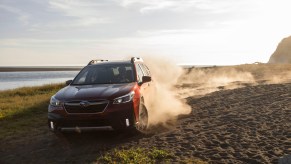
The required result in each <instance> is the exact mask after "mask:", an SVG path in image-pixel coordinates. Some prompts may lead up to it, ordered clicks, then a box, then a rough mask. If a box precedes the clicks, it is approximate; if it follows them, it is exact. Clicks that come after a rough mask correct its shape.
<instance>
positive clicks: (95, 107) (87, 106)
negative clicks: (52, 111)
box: [64, 100, 109, 113]
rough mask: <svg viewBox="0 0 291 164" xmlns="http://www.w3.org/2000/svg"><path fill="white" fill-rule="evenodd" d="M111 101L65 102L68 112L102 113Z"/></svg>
mask: <svg viewBox="0 0 291 164" xmlns="http://www.w3.org/2000/svg"><path fill="white" fill-rule="evenodd" d="M108 103H109V101H108V100H97V101H71V102H66V103H65V104H64V106H65V109H66V111H67V112H68V113H100V112H103V111H104V110H105V108H106V107H107V105H108Z"/></svg>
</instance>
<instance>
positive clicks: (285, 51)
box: [268, 36, 291, 63]
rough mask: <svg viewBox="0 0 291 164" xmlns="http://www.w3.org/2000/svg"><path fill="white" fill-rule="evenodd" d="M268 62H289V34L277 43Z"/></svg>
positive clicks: (290, 48) (290, 59)
mask: <svg viewBox="0 0 291 164" xmlns="http://www.w3.org/2000/svg"><path fill="white" fill-rule="evenodd" d="M268 63H291V36H289V37H287V38H284V39H283V40H282V41H281V42H280V43H279V45H278V47H277V49H276V51H275V52H274V53H273V54H272V56H271V57H270V59H269V62H268Z"/></svg>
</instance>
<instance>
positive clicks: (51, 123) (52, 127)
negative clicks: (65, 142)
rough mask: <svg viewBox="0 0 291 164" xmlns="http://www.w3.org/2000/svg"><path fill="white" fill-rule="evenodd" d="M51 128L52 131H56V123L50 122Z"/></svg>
mask: <svg viewBox="0 0 291 164" xmlns="http://www.w3.org/2000/svg"><path fill="white" fill-rule="evenodd" d="M50 126H51V129H52V130H55V126H54V122H52V121H51V122H50Z"/></svg>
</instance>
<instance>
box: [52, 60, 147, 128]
mask: <svg viewBox="0 0 291 164" xmlns="http://www.w3.org/2000/svg"><path fill="white" fill-rule="evenodd" d="M151 83H152V80H151V74H150V71H149V69H148V67H147V66H146V65H145V64H144V62H143V60H142V59H141V58H138V57H132V58H131V60H125V61H123V60H122V61H108V60H92V61H90V62H89V64H88V65H87V66H85V67H84V68H83V69H82V70H81V71H80V72H79V73H78V74H77V76H76V77H75V78H74V79H73V80H69V81H66V84H67V86H66V87H64V88H63V89H61V90H60V91H58V92H57V93H56V94H55V95H53V96H52V97H51V99H50V104H49V106H48V126H49V128H50V129H51V130H52V131H54V132H63V131H79V132H80V131H87V130H126V129H134V130H137V131H139V132H145V130H146V129H147V127H148V111H147V108H146V106H145V101H146V100H145V99H144V94H145V93H146V91H147V90H146V88H147V87H150V86H151Z"/></svg>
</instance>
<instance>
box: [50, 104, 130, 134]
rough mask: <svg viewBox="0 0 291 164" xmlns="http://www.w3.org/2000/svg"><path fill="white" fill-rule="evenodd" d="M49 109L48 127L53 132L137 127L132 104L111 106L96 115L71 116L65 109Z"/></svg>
mask: <svg viewBox="0 0 291 164" xmlns="http://www.w3.org/2000/svg"><path fill="white" fill-rule="evenodd" d="M49 109H50V110H49V111H51V112H49V113H48V126H49V128H50V129H51V130H53V131H55V130H61V131H77V132H80V131H91V130H123V129H128V128H132V127H134V126H135V117H134V110H133V104H132V102H129V103H124V104H111V105H108V106H107V108H106V109H105V110H104V112H102V113H94V114H92V113H88V114H86V113H82V114H69V113H67V112H66V110H65V109H64V108H58V109H57V110H51V107H49Z"/></svg>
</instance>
